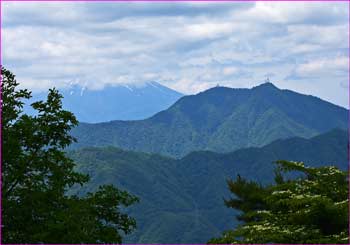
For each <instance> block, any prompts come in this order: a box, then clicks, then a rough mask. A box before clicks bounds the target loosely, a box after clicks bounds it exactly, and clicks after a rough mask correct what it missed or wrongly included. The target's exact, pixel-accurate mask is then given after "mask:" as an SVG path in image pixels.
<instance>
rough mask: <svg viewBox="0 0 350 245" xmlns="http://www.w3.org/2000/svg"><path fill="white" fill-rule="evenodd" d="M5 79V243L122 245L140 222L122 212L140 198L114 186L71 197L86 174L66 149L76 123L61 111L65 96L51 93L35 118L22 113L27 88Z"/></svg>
mask: <svg viewBox="0 0 350 245" xmlns="http://www.w3.org/2000/svg"><path fill="white" fill-rule="evenodd" d="M1 75H2V83H1V90H2V99H1V103H2V122H1V127H2V152H1V157H2V210H1V212H2V243H121V242H122V233H125V234H127V233H129V232H131V231H132V230H133V229H134V228H135V226H136V222H135V220H134V219H133V218H131V217H129V216H128V215H127V214H124V213H122V212H121V211H120V207H121V206H126V207H127V206H129V205H131V204H133V203H135V202H136V201H138V199H137V198H136V197H134V196H132V195H130V194H128V193H127V192H125V191H120V190H118V189H116V188H115V187H113V186H101V187H100V188H99V189H98V191H97V192H95V193H88V194H87V195H86V196H85V197H78V196H68V195H66V194H65V193H66V191H67V190H68V189H69V188H71V187H72V186H73V185H75V184H80V185H82V184H84V183H86V182H87V181H88V179H89V178H88V176H86V175H83V174H80V173H76V172H74V169H73V168H74V166H75V165H74V162H73V161H72V160H71V159H69V158H67V157H66V156H65V153H64V149H65V148H66V147H67V146H69V145H70V144H71V143H72V142H73V141H74V138H72V137H71V136H70V135H69V131H70V130H71V128H72V127H74V126H76V125H77V124H78V122H77V120H76V119H75V117H74V115H73V114H72V113H70V112H68V111H64V110H63V109H62V103H61V98H62V96H61V95H60V94H59V93H58V91H57V90H55V89H51V90H49V93H48V96H47V101H39V102H36V103H33V104H32V107H33V108H34V109H36V110H37V111H38V115H37V116H28V115H25V114H23V113H22V107H23V104H24V102H23V101H24V100H25V99H28V98H30V97H31V94H30V92H29V91H28V90H19V89H17V87H18V85H19V84H18V83H17V81H16V80H15V76H14V75H13V74H12V73H11V72H10V71H8V70H6V69H4V68H1Z"/></svg>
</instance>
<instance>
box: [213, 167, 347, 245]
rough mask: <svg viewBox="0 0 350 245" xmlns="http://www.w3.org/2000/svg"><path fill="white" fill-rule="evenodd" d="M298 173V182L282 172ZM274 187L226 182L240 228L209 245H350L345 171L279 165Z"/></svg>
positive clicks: (215, 239) (239, 178) (242, 180)
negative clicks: (283, 244)
mask: <svg viewBox="0 0 350 245" xmlns="http://www.w3.org/2000/svg"><path fill="white" fill-rule="evenodd" d="M295 171H296V172H299V173H301V174H302V176H299V177H298V178H297V179H290V178H288V177H286V173H290V172H295ZM275 176H276V178H275V182H276V183H275V184H274V185H268V186H265V187H263V186H261V185H258V184H257V183H255V182H252V181H247V180H244V179H242V178H241V177H240V176H238V177H237V179H236V180H229V181H228V186H229V189H230V191H231V192H232V194H233V197H232V198H231V199H229V200H226V201H225V204H226V205H227V206H228V207H231V208H234V209H237V210H240V211H241V213H240V214H239V215H238V218H239V219H240V220H241V221H243V222H244V223H243V224H241V225H240V226H239V227H238V228H236V229H235V230H233V231H227V232H225V233H224V234H223V235H222V237H220V238H214V239H212V240H210V241H209V243H214V244H217V243H224V244H229V243H230V244H231V243H249V244H251V243H289V244H291V243H293V244H297V243H313V244H316V243H317V244H320V243H328V244H329V243H334V244H337V243H338V244H339V243H345V244H348V243H349V233H348V225H349V223H348V222H349V221H348V207H349V199H348V195H349V190H348V186H349V185H348V184H349V183H348V177H347V172H344V171H341V170H339V169H338V168H336V167H333V166H325V167H319V168H312V167H306V166H305V165H304V164H303V163H301V162H289V161H277V171H276V175H275Z"/></svg>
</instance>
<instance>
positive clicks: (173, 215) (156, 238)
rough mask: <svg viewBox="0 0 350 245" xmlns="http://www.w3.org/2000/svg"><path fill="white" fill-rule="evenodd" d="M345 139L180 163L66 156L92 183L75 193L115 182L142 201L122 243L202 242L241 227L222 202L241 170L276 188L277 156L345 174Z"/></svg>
mask: <svg viewBox="0 0 350 245" xmlns="http://www.w3.org/2000/svg"><path fill="white" fill-rule="evenodd" d="M347 142H348V134H347V132H346V131H343V130H332V131H331V132H327V133H325V134H322V135H319V136H317V137H314V138H312V139H302V138H291V139H285V140H278V141H276V142H273V143H271V144H270V145H267V146H264V147H261V148H248V149H241V150H238V151H235V152H232V153H227V154H219V153H214V152H206V151H202V152H193V153H191V154H189V155H188V156H186V157H184V158H182V159H172V158H169V157H162V156H159V155H157V154H149V153H142V152H132V151H125V150H121V149H117V148H114V147H105V148H102V147H101V148H97V147H91V148H85V149H80V150H76V151H72V152H69V153H68V156H69V157H71V158H72V159H74V160H75V161H76V163H77V168H76V170H77V171H79V172H82V173H86V174H89V175H90V176H91V181H90V182H89V183H88V184H87V185H84V186H83V188H78V189H75V188H74V190H72V191H74V192H77V193H79V194H80V195H84V194H85V193H86V192H93V191H95V190H96V188H97V187H98V186H99V185H103V184H114V185H116V186H120V187H122V188H123V189H125V190H127V191H129V192H131V193H134V194H135V195H137V196H138V197H140V199H141V202H140V203H139V204H137V205H134V206H132V207H131V208H130V210H128V211H129V212H130V215H132V216H133V217H135V218H136V220H137V229H136V230H135V232H133V233H132V234H130V235H128V236H126V237H125V239H124V240H123V241H124V242H127V243H163V244H169V243H197V244H199V243H205V242H207V241H208V240H209V239H210V238H212V237H217V236H220V234H221V233H222V231H224V230H228V229H232V228H233V227H236V226H237V225H238V224H239V221H237V219H236V218H235V217H234V216H235V214H238V212H237V211H236V210H232V209H230V208H227V207H226V206H225V205H223V198H229V196H230V191H229V190H228V188H227V185H226V179H228V178H230V179H231V178H235V176H237V174H238V173H239V174H240V175H241V178H242V180H244V179H245V180H249V181H252V180H254V182H259V183H262V184H263V185H268V184H271V183H273V182H274V175H273V172H274V167H275V165H274V164H273V163H272V162H274V161H276V160H278V159H288V160H293V161H304V162H308V164H309V166H312V167H321V166H324V164H325V163H328V164H332V165H334V166H337V167H338V168H340V169H342V170H345V169H347V155H348V152H347ZM258 187H259V185H258V186H257V188H258ZM248 194H249V193H248ZM255 199H256V198H255Z"/></svg>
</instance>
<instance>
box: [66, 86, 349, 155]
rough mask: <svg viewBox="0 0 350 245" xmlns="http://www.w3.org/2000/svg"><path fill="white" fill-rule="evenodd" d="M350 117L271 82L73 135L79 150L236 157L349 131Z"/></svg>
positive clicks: (216, 91)
mask: <svg viewBox="0 0 350 245" xmlns="http://www.w3.org/2000/svg"><path fill="white" fill-rule="evenodd" d="M347 116H348V111H347V110H346V109H344V108H341V107H339V106H336V105H333V104H331V103H328V102H326V101H323V100H321V99H319V98H316V97H313V96H306V95H302V94H298V93H295V92H292V91H289V90H280V89H278V88H277V87H275V86H274V85H273V84H271V83H265V84H262V85H260V86H257V87H254V88H252V89H231V88H224V87H216V88H212V89H209V90H207V91H205V92H202V93H199V94H197V95H192V96H185V97H183V98H181V99H180V100H178V101H177V102H176V103H175V104H174V105H172V106H171V107H170V108H169V109H167V110H165V111H162V112H160V113H157V114H156V115H154V116H153V117H151V118H149V119H145V120H140V121H112V122H108V123H99V124H85V123H81V124H80V125H79V126H78V127H77V128H75V129H74V130H73V131H72V134H73V135H74V136H75V137H77V138H78V143H77V144H75V145H74V146H73V148H75V149H77V148H81V147H86V146H109V145H110V146H116V147H119V148H122V149H127V150H135V151H143V152H151V153H160V154H162V155H168V156H174V157H181V156H184V155H186V154H188V153H189V152H192V151H198V150H211V151H216V152H231V151H233V150H236V149H239V148H243V147H251V146H258V147H260V146H263V145H266V144H268V143H271V142H272V141H274V140H276V139H284V138H288V137H293V136H300V137H312V136H315V135H317V134H319V133H323V132H326V131H328V130H331V129H332V128H336V127H338V128H343V129H346V128H347Z"/></svg>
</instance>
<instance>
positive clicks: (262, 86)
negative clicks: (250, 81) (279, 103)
mask: <svg viewBox="0 0 350 245" xmlns="http://www.w3.org/2000/svg"><path fill="white" fill-rule="evenodd" d="M253 89H278V90H279V88H277V87H276V86H275V85H274V84H273V83H271V82H264V83H262V84H259V85H257V86H255V87H253Z"/></svg>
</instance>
